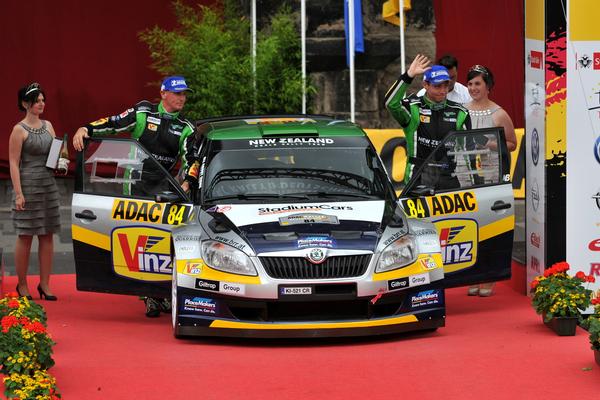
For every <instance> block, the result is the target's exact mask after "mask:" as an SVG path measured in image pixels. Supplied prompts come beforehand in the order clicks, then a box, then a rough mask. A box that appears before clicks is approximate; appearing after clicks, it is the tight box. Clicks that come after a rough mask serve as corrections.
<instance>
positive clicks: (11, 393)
mask: <svg viewBox="0 0 600 400" xmlns="http://www.w3.org/2000/svg"><path fill="white" fill-rule="evenodd" d="M4 387H5V388H6V390H5V394H6V397H7V398H8V399H20V400H29V399H31V400H34V399H35V400H56V399H60V398H61V395H60V394H59V393H58V391H57V389H56V379H55V378H54V377H53V376H51V375H50V374H48V372H47V371H45V370H39V371H35V372H34V373H33V375H28V374H19V373H13V374H10V375H9V376H7V377H6V378H4Z"/></svg>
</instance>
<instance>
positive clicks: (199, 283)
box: [194, 278, 246, 296]
mask: <svg viewBox="0 0 600 400" xmlns="http://www.w3.org/2000/svg"><path fill="white" fill-rule="evenodd" d="M194 287H195V288H196V289H200V290H208V291H211V292H219V293H224V294H230V295H234V296H243V295H245V294H246V285H244V284H242V283H233V282H219V281H213V280H210V279H198V278H196V282H195V284H194Z"/></svg>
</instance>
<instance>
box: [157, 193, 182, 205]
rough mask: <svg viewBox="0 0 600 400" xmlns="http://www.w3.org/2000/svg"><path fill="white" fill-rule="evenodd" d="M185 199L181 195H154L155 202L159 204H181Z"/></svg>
mask: <svg viewBox="0 0 600 400" xmlns="http://www.w3.org/2000/svg"><path fill="white" fill-rule="evenodd" d="M182 200H183V198H182V197H181V195H180V194H179V193H175V192H162V193H157V194H155V195H154V201H155V202H157V203H179V202H180V201H182Z"/></svg>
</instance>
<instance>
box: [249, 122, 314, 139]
mask: <svg viewBox="0 0 600 400" xmlns="http://www.w3.org/2000/svg"><path fill="white" fill-rule="evenodd" d="M258 128H259V129H260V131H261V133H262V136H263V137H288V136H299V137H318V136H319V131H318V130H317V127H316V126H315V125H314V124H306V125H302V124H274V125H262V124H261V125H259V126H258Z"/></svg>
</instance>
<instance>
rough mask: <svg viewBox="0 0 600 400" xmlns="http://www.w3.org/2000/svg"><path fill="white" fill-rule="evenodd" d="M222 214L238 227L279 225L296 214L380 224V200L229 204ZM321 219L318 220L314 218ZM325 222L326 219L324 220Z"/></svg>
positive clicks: (381, 204) (382, 205) (381, 208)
mask: <svg viewBox="0 0 600 400" xmlns="http://www.w3.org/2000/svg"><path fill="white" fill-rule="evenodd" d="M220 207H222V208H223V209H224V211H222V213H223V214H225V215H226V216H227V218H229V219H230V220H231V221H232V222H233V223H234V224H236V225H237V226H245V225H252V224H262V223H268V222H278V223H280V221H281V218H285V217H290V216H294V215H297V214H306V213H310V214H317V215H325V216H333V217H335V220H336V221H339V220H349V221H367V222H381V218H382V216H383V207H384V202H383V201H380V200H378V201H349V202H337V203H325V202H323V203H296V204H293V203H281V204H268V205H267V204H232V205H230V206H227V207H226V206H223V205H221V206H220ZM315 218H317V219H318V218H320V217H315ZM323 218H324V219H325V218H326V217H323Z"/></svg>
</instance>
